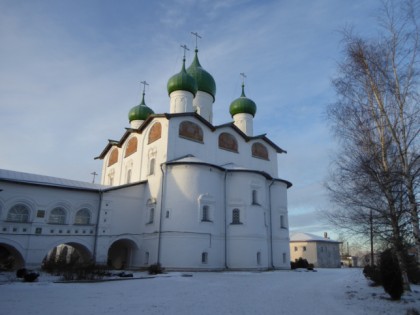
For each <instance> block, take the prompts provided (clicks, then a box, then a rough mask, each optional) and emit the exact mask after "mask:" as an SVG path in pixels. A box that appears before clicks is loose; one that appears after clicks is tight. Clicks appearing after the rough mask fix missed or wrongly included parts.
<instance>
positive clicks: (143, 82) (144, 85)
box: [140, 81, 149, 94]
mask: <svg viewBox="0 0 420 315" xmlns="http://www.w3.org/2000/svg"><path fill="white" fill-rule="evenodd" d="M140 84H143V94H144V93H145V92H146V85H149V83H147V82H146V81H141V82H140Z"/></svg>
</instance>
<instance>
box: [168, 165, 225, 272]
mask: <svg viewBox="0 0 420 315" xmlns="http://www.w3.org/2000/svg"><path fill="white" fill-rule="evenodd" d="M165 176H166V179H165V191H164V194H163V196H164V199H165V202H164V204H163V224H162V233H163V234H162V245H161V246H162V253H163V254H162V255H163V256H162V262H163V263H164V264H166V265H167V266H168V267H179V266H187V265H188V266H189V267H193V268H201V269H208V268H222V265H221V258H220V252H222V247H223V246H224V244H223V243H224V242H223V240H222V234H223V233H224V228H223V227H224V207H223V178H224V173H223V172H221V171H220V170H218V169H217V168H214V167H210V166H203V165H170V166H168V167H167V169H166V172H165ZM204 206H206V207H208V208H207V210H208V220H206V221H203V212H202V211H203V207H204ZM174 248H176V250H177V251H179V253H178V254H176V255H173V250H174ZM181 253H184V254H181ZM203 253H207V254H206V255H207V259H206V260H205V262H202V261H201V259H202V254H203ZM186 262H188V264H187V265H186V264H185V263H186Z"/></svg>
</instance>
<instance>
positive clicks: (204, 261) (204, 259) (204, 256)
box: [201, 252, 209, 264]
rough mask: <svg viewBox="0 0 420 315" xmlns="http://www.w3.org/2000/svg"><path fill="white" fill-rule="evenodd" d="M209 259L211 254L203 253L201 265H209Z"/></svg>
mask: <svg viewBox="0 0 420 315" xmlns="http://www.w3.org/2000/svg"><path fill="white" fill-rule="evenodd" d="M208 258H209V254H208V253H207V252H203V253H201V263H202V264H207V262H208Z"/></svg>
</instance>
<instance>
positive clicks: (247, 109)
mask: <svg viewBox="0 0 420 315" xmlns="http://www.w3.org/2000/svg"><path fill="white" fill-rule="evenodd" d="M244 88H245V86H244V85H243V84H242V94H241V96H240V97H238V98H237V99H236V100H234V101H233V102H232V103H231V104H230V107H229V112H230V114H231V115H232V117H233V116H234V115H236V114H239V113H245V114H250V115H252V116H255V113H256V112H257V105H256V104H255V102H254V101H253V100H251V99H249V98H247V97H246V96H245V91H244Z"/></svg>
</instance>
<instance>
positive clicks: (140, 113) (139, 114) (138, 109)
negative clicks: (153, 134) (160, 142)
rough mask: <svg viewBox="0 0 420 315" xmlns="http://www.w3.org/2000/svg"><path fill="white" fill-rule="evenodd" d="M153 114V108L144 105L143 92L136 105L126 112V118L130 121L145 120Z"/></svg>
mask: <svg viewBox="0 0 420 315" xmlns="http://www.w3.org/2000/svg"><path fill="white" fill-rule="evenodd" d="M152 114H154V112H153V110H152V109H151V108H150V107H148V106H147V105H146V103H145V102H144V93H143V97H142V99H141V103H140V104H139V105H137V106H134V107H133V108H132V109H130V111H129V112H128V120H129V122H130V123H131V122H132V121H133V120H146V119H147V117H149V116H150V115H152Z"/></svg>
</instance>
